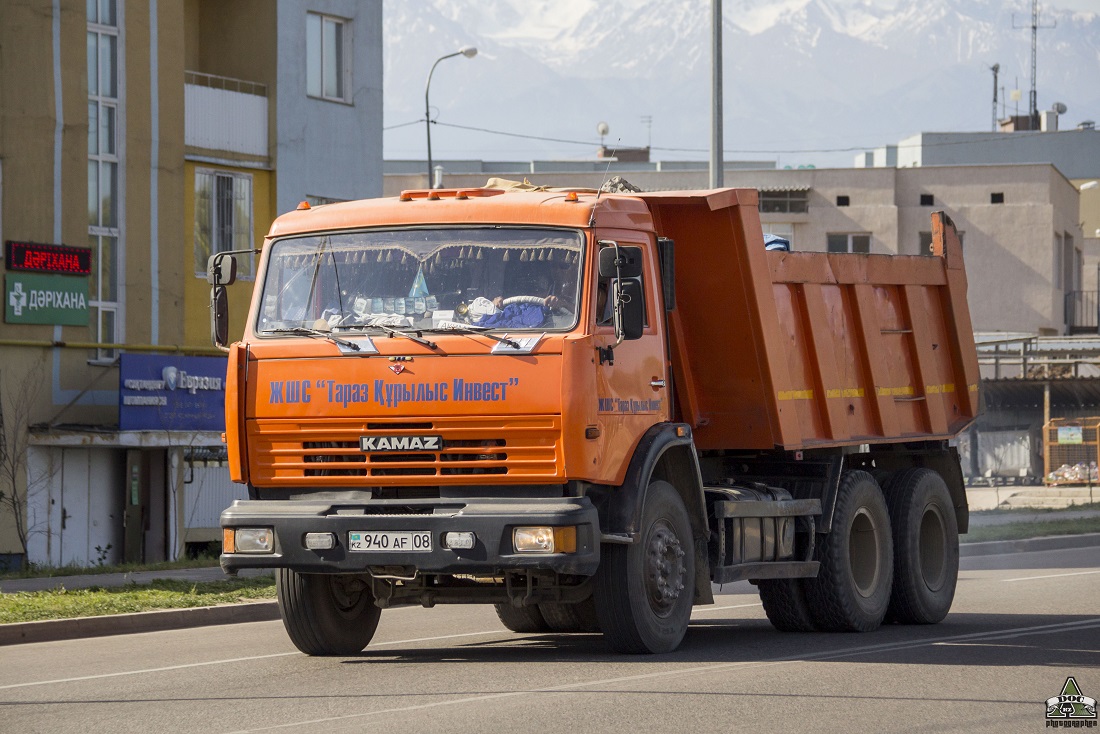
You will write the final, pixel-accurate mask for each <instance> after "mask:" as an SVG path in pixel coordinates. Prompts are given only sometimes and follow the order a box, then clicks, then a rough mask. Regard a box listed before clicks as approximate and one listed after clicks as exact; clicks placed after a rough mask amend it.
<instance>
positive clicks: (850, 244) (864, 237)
mask: <svg viewBox="0 0 1100 734" xmlns="http://www.w3.org/2000/svg"><path fill="white" fill-rule="evenodd" d="M825 240H826V245H827V249H828V251H829V252H861V253H864V254H866V253H869V252H870V251H871V235H869V234H864V233H860V234H829V235H825Z"/></svg>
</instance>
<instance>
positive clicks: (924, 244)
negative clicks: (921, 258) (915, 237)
mask: <svg viewBox="0 0 1100 734" xmlns="http://www.w3.org/2000/svg"><path fill="white" fill-rule="evenodd" d="M964 234H965V233H964V232H959V233H958V235H959V244H960V245H962V244H964V237H963V235H964ZM917 248H918V249H917V253H918V254H920V255H931V254H932V233H931V232H921V233H920V241H919V242H918V243H917Z"/></svg>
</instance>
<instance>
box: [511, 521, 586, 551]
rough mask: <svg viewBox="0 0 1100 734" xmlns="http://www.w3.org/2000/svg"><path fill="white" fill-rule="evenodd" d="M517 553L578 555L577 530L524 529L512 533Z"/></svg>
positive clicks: (569, 528)
mask: <svg viewBox="0 0 1100 734" xmlns="http://www.w3.org/2000/svg"><path fill="white" fill-rule="evenodd" d="M512 547H513V548H515V550H516V553H576V552H577V528H575V527H573V526H569V527H564V528H555V527H524V528H516V529H515V530H513V531H512Z"/></svg>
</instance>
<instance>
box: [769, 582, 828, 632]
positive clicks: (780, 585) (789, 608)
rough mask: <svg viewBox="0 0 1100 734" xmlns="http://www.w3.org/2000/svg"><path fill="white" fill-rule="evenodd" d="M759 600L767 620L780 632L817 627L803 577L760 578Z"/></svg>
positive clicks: (806, 630)
mask: <svg viewBox="0 0 1100 734" xmlns="http://www.w3.org/2000/svg"><path fill="white" fill-rule="evenodd" d="M757 588H758V589H759V590H760V601H761V603H763V605H764V614H767V615H768V621H769V622H771V623H772V627H775V628H776V629H777V630H779V631H780V632H813V631H815V630H816V629H817V624H816V623H815V622H814V615H813V612H812V610H811V609H810V603H809V601H808V600H807V599H806V590H805V581H804V579H760V580H759V581H758V582H757Z"/></svg>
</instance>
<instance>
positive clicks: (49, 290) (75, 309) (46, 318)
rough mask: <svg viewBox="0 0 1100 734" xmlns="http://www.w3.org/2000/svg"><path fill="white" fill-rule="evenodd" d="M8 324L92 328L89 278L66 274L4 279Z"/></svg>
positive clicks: (5, 309) (14, 276)
mask: <svg viewBox="0 0 1100 734" xmlns="http://www.w3.org/2000/svg"><path fill="white" fill-rule="evenodd" d="M4 322H5V323H8V324H58V325H62V326H87V325H88V279H87V278H80V277H75V278H74V277H71V276H65V275H34V274H31V273H8V274H7V275H6V276H4Z"/></svg>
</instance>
